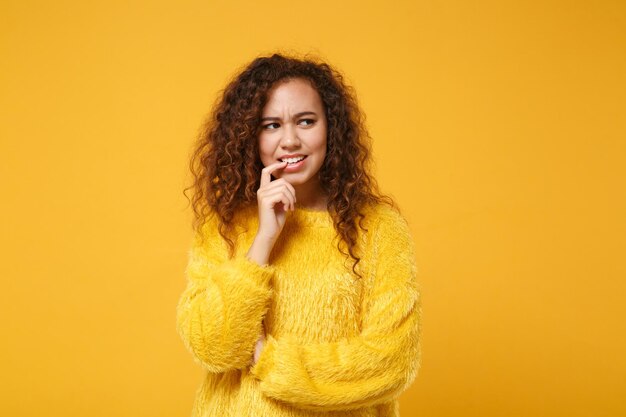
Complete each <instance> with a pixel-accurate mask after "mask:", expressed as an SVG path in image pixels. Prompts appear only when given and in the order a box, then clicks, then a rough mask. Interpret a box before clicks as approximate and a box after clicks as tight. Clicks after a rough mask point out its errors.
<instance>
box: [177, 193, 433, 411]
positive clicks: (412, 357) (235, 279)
mask: <svg viewBox="0 0 626 417" xmlns="http://www.w3.org/2000/svg"><path fill="white" fill-rule="evenodd" d="M257 210H258V209H257V207H255V206H252V207H248V208H246V209H243V210H241V211H240V212H239V213H237V215H236V217H235V219H236V221H237V225H238V226H237V233H238V236H237V238H236V245H237V246H236V253H235V256H234V257H233V258H228V249H227V245H226V243H225V242H224V241H223V239H222V237H221V236H220V235H219V233H218V231H217V216H213V217H212V218H210V219H209V220H208V221H207V222H206V223H205V224H204V225H203V227H202V228H201V229H200V230H201V231H200V232H199V233H198V234H197V235H196V236H195V237H194V239H193V242H192V245H191V249H190V250H189V257H188V264H187V268H186V270H185V276H186V283H187V286H186V288H185V289H184V291H183V293H182V295H181V297H180V299H179V302H178V305H177V310H176V324H177V330H178V333H179V334H180V336H181V338H182V340H183V343H184V345H185V347H186V348H187V349H188V350H189V351H190V352H191V354H192V355H193V358H194V360H195V361H196V362H197V363H198V364H199V365H200V366H202V367H203V369H204V370H205V371H206V373H205V376H204V379H203V381H202V383H201V385H200V387H199V388H198V390H197V391H196V394H195V400H194V403H193V405H192V407H191V408H192V412H191V414H192V417H208V416H215V417H218V416H219V417H264V416H268V417H269V416H272V417H273V416H277V417H282V416H285V417H287V416H289V417H305V416H307V417H308V416H311V417H312V416H325V417H328V416H334V417H340V416H341V417H348V416H350V417H397V416H399V415H400V413H399V405H398V397H399V396H400V394H401V393H402V392H403V391H405V390H406V389H407V388H408V387H409V386H410V385H411V384H412V383H413V381H414V380H415V378H416V376H417V374H418V371H419V368H420V362H421V337H420V334H421V325H420V323H421V320H420V316H421V298H420V289H419V285H418V282H417V267H416V263H415V252H414V243H413V240H412V238H411V235H410V231H409V227H408V224H407V222H406V220H405V219H404V217H402V215H401V214H400V213H399V212H398V211H397V210H395V209H393V208H391V207H390V206H388V205H384V204H380V205H378V206H375V207H370V208H367V209H366V211H365V214H366V219H365V220H364V221H363V224H364V226H365V227H366V228H367V229H368V231H367V232H361V231H360V233H359V238H358V239H359V242H360V245H362V250H361V251H360V252H359V256H360V257H361V262H360V263H359V264H358V265H357V267H356V268H357V271H358V272H359V273H360V274H361V275H362V276H363V278H362V279H359V278H358V277H357V276H356V274H354V273H353V272H352V265H353V260H352V259H351V258H346V257H345V255H343V254H341V252H339V250H338V249H337V242H338V240H339V237H338V236H337V235H336V232H335V229H334V227H333V221H332V218H331V216H330V215H329V213H328V212H326V211H314V210H309V209H302V208H297V209H296V211H295V212H287V219H286V223H285V226H284V228H283V231H282V232H281V234H280V236H279V238H278V240H277V241H276V243H275V245H274V248H273V249H272V252H271V256H270V259H269V264H268V265H265V266H262V265H259V264H257V263H255V262H254V261H251V260H249V259H248V258H247V257H246V253H247V251H248V249H249V248H250V246H251V245H252V242H253V240H254V237H255V235H256V231H257V230H258V211H257ZM359 230H360V228H359ZM200 234H202V235H204V238H205V239H204V242H203V243H201V239H200V238H199V237H200V236H199V235H200ZM344 248H345V247H344ZM262 329H264V330H265V332H266V342H265V346H264V349H263V350H262V352H261V355H260V357H259V360H258V362H257V363H256V364H255V365H254V366H251V361H252V357H253V353H254V348H255V344H256V342H257V340H258V339H259V335H260V334H261V330H262Z"/></svg>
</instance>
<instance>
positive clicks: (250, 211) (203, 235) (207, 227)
mask: <svg viewBox="0 0 626 417" xmlns="http://www.w3.org/2000/svg"><path fill="white" fill-rule="evenodd" d="M255 221H258V219H257V213H256V208H255V207H253V206H245V207H243V208H241V209H239V210H237V211H236V212H235V214H234V215H233V221H232V227H233V228H232V230H231V232H230V233H228V235H229V236H230V237H231V238H233V239H236V237H237V236H238V235H240V234H241V233H245V232H246V231H247V230H254V225H253V224H252V223H253V222H255ZM221 225H222V219H221V217H220V216H219V214H218V213H217V212H216V211H214V210H210V211H209V212H208V213H207V215H206V216H205V217H204V219H203V222H202V224H201V225H200V226H199V227H198V229H197V230H196V231H195V235H194V239H193V246H201V247H205V248H206V249H210V250H220V251H225V250H226V248H227V243H226V241H225V240H224V237H223V236H222V234H221V233H220V228H221V227H222V226H221Z"/></svg>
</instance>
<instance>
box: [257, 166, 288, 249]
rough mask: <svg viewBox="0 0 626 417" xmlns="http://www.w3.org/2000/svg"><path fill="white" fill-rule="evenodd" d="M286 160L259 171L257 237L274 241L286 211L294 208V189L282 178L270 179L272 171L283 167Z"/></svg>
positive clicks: (278, 233) (283, 222)
mask: <svg viewBox="0 0 626 417" xmlns="http://www.w3.org/2000/svg"><path fill="white" fill-rule="evenodd" d="M286 166H287V162H285V161H282V162H276V163H273V164H271V165H268V166H267V167H265V168H263V170H262V171H261V185H260V187H259V189H258V190H257V201H258V205H259V230H258V232H257V237H262V238H264V239H266V240H267V241H270V242H275V241H276V239H277V238H278V236H279V235H280V233H281V232H282V230H283V226H284V225H285V220H286V213H287V211H294V210H295V209H296V207H295V204H296V190H295V188H294V187H293V186H292V185H291V184H290V183H289V182H288V181H287V180H285V179H284V178H279V179H277V180H274V181H272V177H271V175H272V172H274V171H276V170H279V169H283V168H285V167H286Z"/></svg>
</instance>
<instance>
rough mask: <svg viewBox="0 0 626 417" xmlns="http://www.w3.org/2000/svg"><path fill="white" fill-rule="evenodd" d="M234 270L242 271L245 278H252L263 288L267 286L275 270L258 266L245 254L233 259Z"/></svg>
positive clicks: (270, 266) (268, 266) (265, 266)
mask: <svg viewBox="0 0 626 417" xmlns="http://www.w3.org/2000/svg"><path fill="white" fill-rule="evenodd" d="M233 262H234V266H235V268H236V269H238V270H240V271H242V272H243V273H244V275H245V276H248V277H252V278H253V279H255V280H256V281H257V282H258V283H259V284H261V285H263V286H267V285H269V282H270V280H271V279H272V277H273V276H274V273H275V272H276V269H275V268H274V267H273V266H272V265H259V264H258V263H256V262H254V261H253V260H251V259H248V257H246V256H245V254H237V255H235V257H234V258H233Z"/></svg>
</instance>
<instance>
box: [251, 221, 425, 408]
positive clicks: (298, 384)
mask: <svg viewBox="0 0 626 417" xmlns="http://www.w3.org/2000/svg"><path fill="white" fill-rule="evenodd" d="M373 245H374V246H373V248H372V249H373V250H374V251H375V252H376V253H375V254H374V258H373V259H375V260H377V262H376V266H374V270H373V271H372V272H371V275H370V276H371V283H370V285H369V286H368V287H367V288H365V291H366V292H365V297H364V302H363V320H362V323H363V324H362V331H361V333H360V334H359V335H357V336H355V337H351V338H348V339H343V340H340V341H336V342H326V343H306V344H303V343H298V342H297V341H296V340H295V339H294V338H292V337H285V338H280V339H275V338H274V337H272V335H267V339H266V344H265V347H264V349H263V351H262V352H261V355H260V357H259V361H258V362H257V363H256V364H255V365H254V366H253V367H252V368H251V373H252V374H253V375H255V376H256V377H257V378H258V379H260V381H261V382H260V388H261V390H262V391H263V393H264V394H265V395H267V396H269V397H272V398H274V399H277V400H281V401H283V402H287V403H290V404H291V405H293V406H295V407H299V408H305V409H311V410H320V411H323V410H349V409H355V408H361V407H365V406H371V405H375V404H379V403H383V402H388V401H390V400H393V399H395V398H397V397H398V396H399V395H400V394H401V393H402V392H403V391H404V390H406V389H407V388H408V387H409V385H411V384H412V383H413V381H414V379H415V377H416V375H417V372H418V370H419V367H420V356H421V347H420V313H421V304H420V303H421V302H420V294H419V287H418V284H417V280H416V275H417V267H416V265H415V261H414V255H415V250H414V244H413V241H412V239H411V236H410V232H409V228H408V224H407V223H406V220H404V218H402V217H401V216H400V215H399V214H398V213H396V212H395V211H394V212H393V213H391V212H389V213H387V212H385V213H384V214H383V215H382V216H381V220H380V222H379V223H378V227H377V228H376V231H375V236H374V239H373ZM365 278H366V277H364V279H365Z"/></svg>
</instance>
